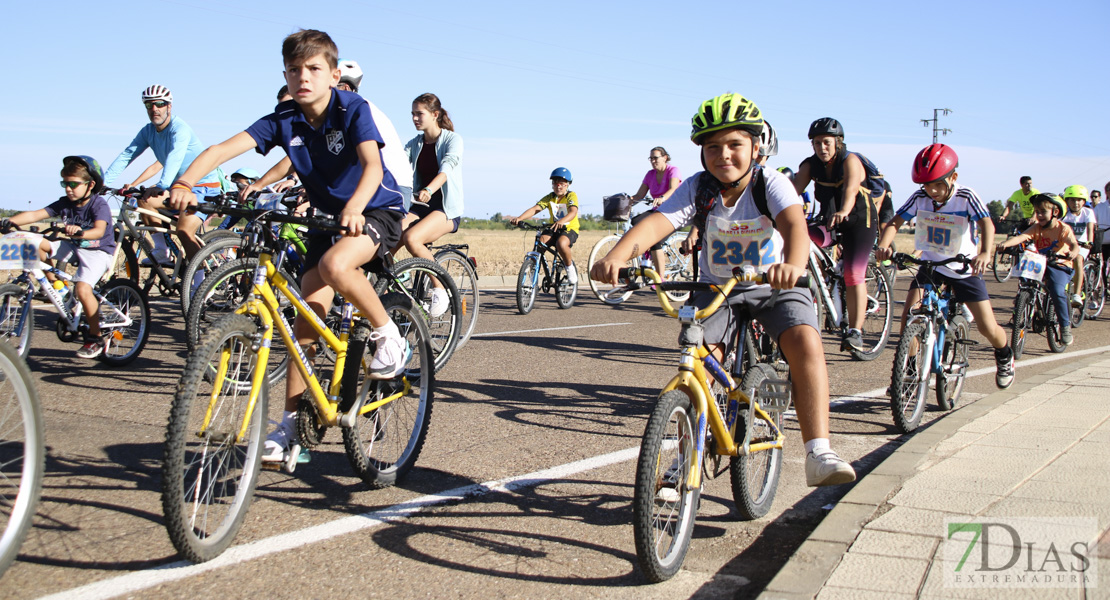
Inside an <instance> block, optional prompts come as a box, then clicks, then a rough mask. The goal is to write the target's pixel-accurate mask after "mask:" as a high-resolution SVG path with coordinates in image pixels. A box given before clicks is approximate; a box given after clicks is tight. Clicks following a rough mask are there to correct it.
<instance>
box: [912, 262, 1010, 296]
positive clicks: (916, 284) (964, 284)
mask: <svg viewBox="0 0 1110 600" xmlns="http://www.w3.org/2000/svg"><path fill="white" fill-rule="evenodd" d="M925 283H932V284H933V285H941V284H947V285H948V287H949V289H951V290H952V298H954V299H955V300H956V302H962V303H964V304H969V303H971V302H982V301H983V300H990V299H991V297H990V296H989V295H988V294H987V284H985V283H983V278H982V277H979V276H978V275H972V276H971V277H965V278H964V279H957V278H955V277H947V276H945V275H941V274H940V273H937V272H936V271H933V270H932V269H920V270H919V271H918V272H917V276H915V277H914V278H913V283H911V284H910V290H915V289H919V288H921V286H922V285H923V284H925Z"/></svg>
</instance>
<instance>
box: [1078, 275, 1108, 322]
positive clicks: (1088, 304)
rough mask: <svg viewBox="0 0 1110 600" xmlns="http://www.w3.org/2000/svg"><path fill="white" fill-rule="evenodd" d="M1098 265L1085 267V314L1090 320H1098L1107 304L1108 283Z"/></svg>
mask: <svg viewBox="0 0 1110 600" xmlns="http://www.w3.org/2000/svg"><path fill="white" fill-rule="evenodd" d="M1100 271H1101V270H1100V269H1099V265H1098V264H1097V263H1089V264H1085V265H1083V293H1084V295H1083V312H1084V314H1085V316H1086V317H1087V318H1088V319H1097V318H1098V317H1099V315H1101V314H1102V308H1103V306H1105V304H1106V295H1105V290H1106V282H1105V281H1103V280H1102V273H1101V272H1100Z"/></svg>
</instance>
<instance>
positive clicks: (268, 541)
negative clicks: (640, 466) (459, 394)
mask: <svg viewBox="0 0 1110 600" xmlns="http://www.w3.org/2000/svg"><path fill="white" fill-rule="evenodd" d="M605 325H629V323H611V324H603V325H586V326H583V327H603V326H605ZM553 329H577V327H558V328H553ZM529 331H550V329H535V330H529ZM509 333H522V332H504V333H489V334H484V335H506V334H509ZM1107 351H1110V346H1102V347H1099V348H1091V349H1088V350H1077V351H1074V352H1069V353H1066V354H1059V355H1054V354H1053V355H1047V356H1042V357H1040V358H1033V359H1027V360H1022V361H1018V365H1019V366H1020V367H1022V368H1028V367H1031V366H1033V365H1038V364H1044V363H1049V362H1054V361H1058V360H1070V359H1074V358H1078V357H1080V356H1087V355H1089V354H1098V353H1104V352H1107ZM994 371H995V369H994V367H984V368H981V369H976V370H974V371H969V372H968V374H967V376H968V377H978V376H980V375H987V374H991V373H994ZM1018 371H1019V372H1020V369H1018ZM885 397H886V388H881V389H874V390H870V391H867V392H862V393H859V394H852V395H848V396H837V397H836V398H835V399H834V400H833V401H832V404H833V405H837V404H845V403H848V402H854V401H860V400H873V399H875V398H885ZM793 412H794V411H789V412H788V413H787V414H788V415H791V416H793ZM639 452H640V448H639V447H638V446H637V447H634V448H626V449H624V450H618V451H616V452H610V453H608V454H603V455H601V456H595V457H592V458H586V459H582V460H579V461H575V462H572V463H567V464H564V465H559V466H555V467H551V468H548V469H542V470H540V471H534V472H532V473H528V474H525V475H517V476H515V477H509V478H506V479H501V480H496V481H490V482H486V483H478V484H474V485H468V486H464V487H460V488H454V489H450V490H446V491H443V492H440V493H438V494H429V495H426V496H421V497H419V498H414V499H412V500H409V501H407V502H402V503H400V504H395V505H393V506H390V507H386V508H383V509H381V510H376V511H372V512H368V513H363V514H361V515H356V516H351V517H343V518H341V519H337V520H335V521H331V522H328V523H321V524H320V525H315V526H312V527H308V528H305V529H300V530H297V531H290V532H288V533H282V534H278V535H275V536H271V537H268V538H265V539H261V540H258V541H255V542H251V543H249V544H242V545H239V546H233V547H232V548H230V549H229V550H228V551H227V552H225V553H223V554H222V555H220V556H219V557H217V558H215V559H213V560H211V561H209V562H206V563H202V564H197V565H194V564H191V563H189V562H186V561H177V562H173V563H170V564H167V565H161V566H158V567H154V568H151V569H146V570H143V571H135V572H132V573H129V574H127V575H121V576H119V577H113V578H110V579H105V580H102V581H98V582H96V583H91V584H88V585H84V586H81V587H77V588H73V589H69V590H65V591H63V592H59V593H57V594H52V595H50V596H44V598H48V599H50V600H78V599H82V600H83V599H90V600H91V599H99V598H114V597H116V596H121V595H124V594H129V593H133V592H137V591H141V590H145V589H149V588H152V587H154V586H157V585H161V584H163V583H168V582H172V581H178V580H181V579H186V578H188V577H193V576H195V575H200V574H202V573H206V572H208V571H212V570H215V569H221V568H224V567H229V566H234V565H237V564H239V563H243V562H247V561H250V560H254V559H256V558H261V557H264V556H268V555H271V554H276V553H278V552H284V551H286V550H293V549H296V548H300V547H302V546H306V545H308V544H312V543H316V542H320V541H323V540H327V539H331V538H334V537H337V536H341V535H346V534H348V533H354V532H356V531H362V530H364V529H371V528H375V527H378V526H380V525H384V524H385V523H389V522H392V521H399V520H402V519H405V518H407V517H410V516H413V515H416V514H418V513H420V512H421V511H423V510H425V509H427V508H431V507H434V506H438V505H440V504H444V503H447V502H455V501H459V500H465V499H467V498H474V497H477V496H482V495H485V494H488V493H490V492H505V491H513V490H517V489H522V488H527V487H532V486H537V485H541V484H543V483H545V482H548V481H552V480H555V479H560V478H565V477H569V476H571V475H575V474H578V473H582V472H585V471H590V470H593V469H598V468H601V467H605V466H609V465H614V464H618V463H623V462H628V461H631V460H634V459H635V458H636V457H637V456H638V455H639Z"/></svg>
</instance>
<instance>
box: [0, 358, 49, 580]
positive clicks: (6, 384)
mask: <svg viewBox="0 0 1110 600" xmlns="http://www.w3.org/2000/svg"><path fill="white" fill-rule="evenodd" d="M0 415H3V417H2V418H0V576H2V575H3V574H4V571H6V570H7V569H8V567H9V566H11V564H12V562H13V561H14V560H15V557H16V555H17V554H19V547H20V546H21V545H22V544H23V540H24V539H25V538H26V537H27V532H28V531H29V530H30V529H31V521H32V519H33V518H34V516H35V508H36V507H37V506H38V502H39V497H40V496H41V494H42V481H43V477H44V471H45V469H46V443H45V442H44V439H43V426H42V408H41V404H40V403H39V396H38V392H37V391H36V390H35V385H34V380H33V379H31V371H30V370H29V369H28V368H27V363H26V362H24V361H23V359H22V358H20V357H19V355H18V354H16V352H15V349H13V348H12V347H11V346H9V345H7V344H0Z"/></svg>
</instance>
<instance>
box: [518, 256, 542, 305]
mask: <svg viewBox="0 0 1110 600" xmlns="http://www.w3.org/2000/svg"><path fill="white" fill-rule="evenodd" d="M537 269H539V261H537V260H536V257H535V256H525V257H524V262H523V263H522V264H521V265H520V272H519V273H517V276H516V310H517V312H519V313H520V314H522V315H526V314H528V313H530V312H532V308H534V307H535V306H536V283H537V281H536V280H537V279H539V277H538V273H537V272H536V271H537Z"/></svg>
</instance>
